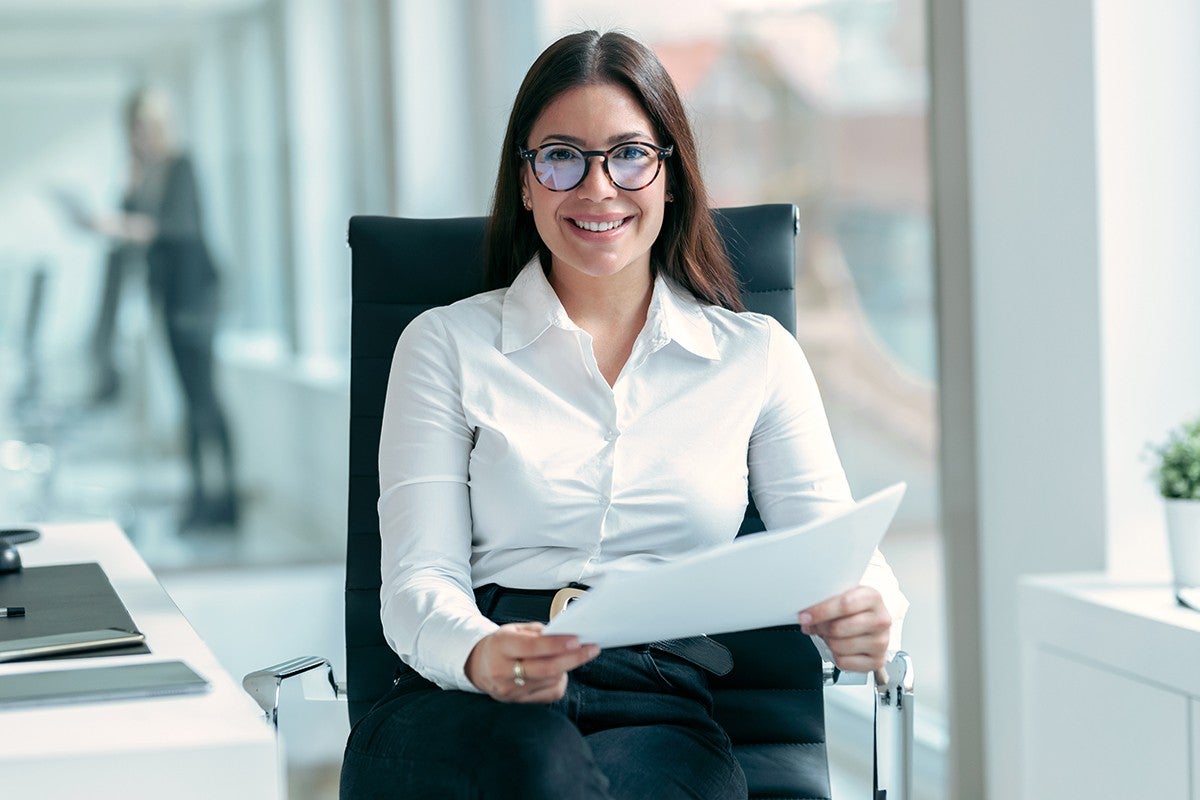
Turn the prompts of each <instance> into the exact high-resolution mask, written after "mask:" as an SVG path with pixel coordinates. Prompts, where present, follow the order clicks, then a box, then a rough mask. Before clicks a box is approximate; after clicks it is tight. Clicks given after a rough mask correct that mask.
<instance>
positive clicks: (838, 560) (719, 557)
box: [545, 483, 905, 647]
mask: <svg viewBox="0 0 1200 800" xmlns="http://www.w3.org/2000/svg"><path fill="white" fill-rule="evenodd" d="M904 489H905V484H903V483H897V484H894V485H892V486H889V487H888V488H886V489H884V490H882V491H880V492H876V493H875V494H873V495H871V496H869V497H867V498H865V499H863V500H861V501H860V502H858V503H856V504H855V505H854V506H853V507H851V508H848V509H846V510H845V511H842V512H839V513H838V514H836V515H834V516H830V517H826V518H824V519H821V520H818V521H816V522H812V523H810V524H808V525H802V526H800V527H796V528H786V529H783V530H778V531H767V532H764V533H759V534H753V535H750V536H743V537H740V538H738V539H737V540H735V541H733V542H731V543H729V544H726V545H721V546H720V547H715V548H713V549H711V550H705V551H704V552H702V553H698V554H696V555H694V556H689V557H687V558H683V559H680V560H678V561H673V562H671V563H669V564H662V565H659V566H654V567H650V568H648V569H645V570H641V571H638V572H630V573H622V574H618V575H613V576H611V577H609V578H606V579H604V580H602V581H600V582H599V584H598V585H597V586H596V587H595V588H593V589H592V590H591V591H589V592H588V593H587V594H586V595H584V596H583V597H580V598H579V599H578V600H576V601H574V602H573V603H571V604H570V605H569V606H567V608H566V609H565V610H564V611H563V612H562V613H560V614H559V615H558V616H557V617H555V618H554V619H552V620H551V621H550V623H549V624H548V625H546V628H545V633H554V634H568V633H569V634H575V635H577V636H578V637H579V639H580V641H582V642H585V643H594V644H598V645H600V646H601V647H622V646H624V645H630V644H640V643H643V642H653V641H657V640H659V639H677V638H681V637H684V636H698V635H700V634H712V633H728V632H731V631H743V630H751V629H753V628H765V627H768V626H771V625H789V624H795V623H796V615H797V613H798V612H800V611H801V610H802V609H805V608H808V607H809V606H811V605H814V604H816V603H819V602H821V601H822V600H825V599H827V598H830V597H833V596H834V595H836V594H840V593H842V592H844V591H846V590H847V589H851V588H853V587H855V586H857V585H858V583H859V581H860V580H862V576H863V573H864V572H866V570H867V565H868V564H869V563H870V561H871V555H872V554H873V553H874V552H875V548H876V547H877V546H878V545H879V542H880V540H882V539H883V534H884V533H885V532H886V531H887V528H888V525H890V524H891V522H892V517H894V516H895V514H896V509H897V508H898V507H899V506H900V500H901V498H902V497H903V496H904Z"/></svg>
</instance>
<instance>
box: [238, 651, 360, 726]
mask: <svg viewBox="0 0 1200 800" xmlns="http://www.w3.org/2000/svg"><path fill="white" fill-rule="evenodd" d="M321 667H324V668H325V672H324V673H321V672H317V671H316V670H318V669H320V668H321ZM296 676H300V683H301V686H302V688H303V689H304V696H305V698H306V699H309V700H345V699H346V684H345V683H339V682H338V681H337V680H335V679H334V677H333V664H331V663H329V659H327V658H321V657H320V656H301V657H300V658H293V659H291V660H290V661H283V662H280V663H278V664H276V665H274V666H272V667H267V668H266V669H260V670H255V671H254V672H251V673H249V674H248V675H246V677H244V678H242V688H243V689H245V690H246V693H247V694H249V695H250V696H251V697H253V698H254V701H255V702H256V703H258V705H259V708H261V709H262V710H263V713H264V714H266V716H267V719H268V720H269V721H270V722H271V724H272V725H274V726H275V727H279V687H280V685H282V684H283V682H284V681H285V680H287V679H288V678H294V677H296Z"/></svg>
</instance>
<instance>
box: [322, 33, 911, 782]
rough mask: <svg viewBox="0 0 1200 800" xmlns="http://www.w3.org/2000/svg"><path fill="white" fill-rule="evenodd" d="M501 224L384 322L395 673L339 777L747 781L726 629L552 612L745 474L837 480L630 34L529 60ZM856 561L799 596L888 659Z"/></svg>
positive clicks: (785, 341)
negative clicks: (453, 278)
mask: <svg viewBox="0 0 1200 800" xmlns="http://www.w3.org/2000/svg"><path fill="white" fill-rule="evenodd" d="M490 225H491V227H490V231H489V250H488V258H489V263H488V268H489V274H490V277H491V280H492V282H493V284H494V285H495V286H496V287H498V288H496V289H494V290H493V291H491V292H488V293H485V294H481V295H477V296H476V297H473V298H470V299H468V300H465V301H463V302H460V303H456V304H454V305H452V306H449V307H445V308H439V309H434V310H432V311H430V312H428V313H426V314H423V315H422V316H421V317H419V318H418V319H416V320H414V321H413V322H412V323H411V324H410V325H409V326H408V328H407V329H406V330H405V332H404V334H403V336H401V338H400V341H399V342H398V343H397V346H396V353H395V358H394V361H393V367H392V374H391V379H390V381H389V387H388V397H387V401H386V405H385V409H384V424H383V431H382V435H381V439H380V453H379V464H380V489H381V493H380V501H379V512H380V526H381V527H380V530H381V535H382V564H381V569H382V578H383V587H382V590H381V601H382V612H381V613H382V620H383V627H384V631H385V634H386V636H387V638H388V641H389V643H390V644H391V646H392V647H393V648H394V649H395V650H396V652H397V653H398V654H399V655H400V657H401V659H402V660H403V661H404V662H405V664H407V665H408V667H409V669H406V670H403V671H402V672H401V674H400V675H399V676H398V677H397V680H396V686H395V688H394V689H393V690H392V691H391V692H390V693H389V694H388V695H387V696H385V697H384V698H383V699H382V700H381V701H380V702H379V704H377V705H376V706H375V708H373V709H372V710H371V712H369V713H368V714H367V716H366V717H364V719H363V720H362V721H360V723H359V724H358V725H357V726H356V727H355V729H354V731H353V732H352V733H351V736H350V740H349V742H348V745H347V751H346V760H345V764H344V766H343V772H342V792H343V797H350V796H354V797H384V796H387V797H391V796H394V797H405V798H412V797H459V796H462V797H468V796H469V797H488V798H502V797H514V798H518V797H519V798H635V797H636V798H641V797H649V796H653V797H656V798H671V797H701V798H708V799H710V800H711V799H713V798H738V797H745V795H746V785H745V778H744V776H743V774H742V772H741V769H740V767H739V766H738V764H737V761H736V760H735V759H734V757H733V755H732V752H731V748H730V743H729V740H728V738H727V737H726V735H725V733H724V732H723V731H722V730H721V729H720V727H719V726H717V725H716V724H715V723H714V722H713V720H712V718H711V695H710V694H709V689H708V675H709V673H719V672H721V671H722V669H727V668H728V667H727V664H726V663H724V662H726V661H727V659H728V653H723V652H721V651H722V650H723V648H721V647H720V645H718V644H716V643H715V642H713V641H712V640H709V639H706V638H703V637H701V638H699V639H694V640H676V641H674V642H659V643H654V644H650V645H646V646H641V647H631V648H612V649H609V650H605V651H603V652H599V651H598V650H597V649H596V648H595V647H594V646H592V645H589V644H587V643H586V642H580V641H578V640H577V639H576V638H575V637H572V636H548V635H543V634H542V633H541V629H542V623H544V622H545V621H546V620H547V619H548V616H549V614H550V606H551V603H552V598H553V597H554V596H555V595H561V592H559V591H558V590H560V589H562V588H563V587H568V586H583V585H586V584H588V583H589V582H591V581H594V580H595V579H597V578H598V577H600V576H604V575H611V574H614V573H617V572H620V571H625V570H636V569H641V568H644V567H645V566H647V565H650V564H653V563H657V562H662V561H665V560H670V559H672V558H676V557H679V556H681V555H684V554H687V553H691V552H695V551H697V550H701V549H704V548H707V547H711V546H713V545H716V544H720V543H724V542H728V541H730V540H731V539H732V538H733V537H734V535H735V534H736V532H737V530H738V526H739V523H740V521H741V519H742V516H743V513H744V511H745V507H746V497H747V488H749V489H750V490H752V491H753V494H754V497H755V500H756V503H757V505H758V506H759V509H760V511H761V513H762V516H763V519H764V521H765V522H766V523H767V524H768V526H769V527H781V526H785V525H795V524H799V523H802V522H805V521H807V520H810V519H813V518H815V517H817V516H820V515H822V514H826V513H829V512H830V511H832V510H834V509H837V508H841V507H844V506H845V504H847V503H850V502H851V498H850V493H849V490H848V488H847V485H846V481H845V477H844V475H843V473H842V469H841V466H840V464H839V462H838V460H837V455H836V452H835V451H834V448H833V442H832V438H831V436H830V434H829V428H828V424H827V422H826V420H825V415H824V411H823V409H822V407H821V404H820V399H819V397H818V395H817V391H816V386H815V384H814V382H813V379H812V375H811V373H810V371H809V370H808V367H807V364H806V363H805V361H804V357H803V355H802V354H801V352H800V349H799V347H798V345H797V344H796V341H795V339H794V338H793V337H791V336H790V335H789V334H788V333H787V332H786V331H784V330H783V328H782V327H780V326H779V325H778V324H777V323H775V322H774V321H772V320H770V319H769V318H767V317H764V316H762V315H757V314H740V313H737V312H738V311H740V309H741V304H740V301H739V299H738V293H737V286H736V282H735V280H734V276H733V274H732V271H731V269H730V266H729V263H728V261H727V259H726V258H725V256H724V253H723V251H722V249H721V245H720V240H719V238H718V236H717V233H716V230H715V228H714V227H713V223H712V220H711V216H710V214H709V212H708V209H707V207H706V196H705V192H704V188H703V185H702V182H701V179H700V173H699V168H698V165H697V163H696V149H695V144H694V141H693V138H692V135H691V132H690V130H689V127H688V124H687V120H686V116H685V113H684V111H683V107H682V105H681V103H680V100H679V97H678V95H677V93H676V90H675V88H674V86H673V85H672V83H671V81H670V79H669V77H668V76H667V74H666V72H665V70H664V69H663V67H662V65H661V63H659V62H658V60H657V59H656V58H655V57H654V55H653V54H652V53H651V52H650V51H649V50H648V49H647V48H645V47H644V46H642V45H640V44H638V43H637V42H634V41H633V40H631V39H629V38H627V37H625V36H621V35H619V34H611V33H610V34H605V35H603V36H601V35H600V34H597V33H595V32H586V33H580V34H574V35H571V36H567V37H565V38H563V39H560V40H559V41H558V42H556V43H554V44H553V45H551V46H550V47H549V48H548V49H547V50H546V51H545V52H544V53H543V54H542V55H541V56H540V57H539V58H538V60H537V61H536V62H535V63H534V65H533V66H532V67H531V69H530V71H529V74H528V75H527V76H526V78H525V81H524V83H523V84H522V86H521V89H520V90H519V92H518V94H517V98H516V101H515V103H514V107H513V111H512V115H511V117H510V119H509V124H508V130H507V133H506V136H505V142H504V146H503V150H502V155H501V164H500V171H499V176H498V179H497V183H496V192H495V198H494V207H493V212H492V216H491V223H490ZM431 268H436V266H433V267H431ZM867 583H868V584H869V585H864V586H860V587H857V588H856V589H853V590H851V591H849V592H847V593H845V594H844V595H841V596H839V597H836V598H832V599H831V600H829V601H827V602H825V603H822V604H820V605H818V606H814V607H813V608H811V609H806V610H804V611H803V612H802V613H801V614H800V622H801V623H802V625H803V626H804V628H805V630H806V631H807V632H809V633H812V634H816V635H819V636H821V637H823V639H824V640H825V642H826V644H827V645H828V647H829V649H830V650H831V651H832V653H833V655H834V656H835V658H836V659H837V662H838V663H839V665H841V666H842V667H843V668H845V669H852V670H860V671H861V670H868V669H878V668H880V667H881V666H882V664H883V662H884V657H885V653H886V650H887V648H888V642H889V632H890V629H891V620H892V618H893V617H896V618H898V617H899V616H900V615H901V614H902V613H903V611H904V606H905V605H906V604H905V602H904V600H903V597H902V596H901V595H900V594H899V591H898V589H897V588H896V586H895V581H894V578H893V577H892V575H891V572H890V570H888V568H887V566H886V563H884V562H883V561H882V558H881V557H880V558H878V559H877V563H875V564H874V565H873V567H872V570H871V572H869V573H868V578H867ZM873 587H874V588H873ZM881 591H882V593H883V594H886V595H888V598H889V599H888V603H887V604H885V602H884V599H883V594H881Z"/></svg>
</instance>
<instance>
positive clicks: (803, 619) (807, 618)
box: [800, 611, 812, 625]
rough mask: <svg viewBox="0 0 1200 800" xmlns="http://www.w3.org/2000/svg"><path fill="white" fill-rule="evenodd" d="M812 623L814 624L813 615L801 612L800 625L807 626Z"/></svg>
mask: <svg viewBox="0 0 1200 800" xmlns="http://www.w3.org/2000/svg"><path fill="white" fill-rule="evenodd" d="M810 622H812V614H810V613H808V612H807V611H802V612H800V624H801V625H807V624H808V623H810Z"/></svg>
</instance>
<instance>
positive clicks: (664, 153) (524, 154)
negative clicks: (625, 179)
mask: <svg viewBox="0 0 1200 800" xmlns="http://www.w3.org/2000/svg"><path fill="white" fill-rule="evenodd" d="M631 145H636V146H638V147H645V148H647V149H649V150H653V151H654V153H655V154H656V155H657V156H658V165H657V166H656V167H655V169H654V175H653V176H651V178H650V180H648V181H646V182H645V183H643V184H642V185H641V186H639V187H637V188H636V189H627V188H626V187H624V186H622V185H621V184H619V183H617V181H616V179H614V178H613V176H612V173H611V172H609V171H608V157H609V154H611V153H612V152H614V151H616V150H619V149H620V148H622V147H629V146H631ZM550 147H569V148H571V149H572V150H574V151H575V152H576V153H579V154H580V155H581V156H583V174H582V175H580V176H579V180H578V181H576V182H575V184H574V185H572V186H568V187H566V188H565V189H551V188H550V187H549V186H546V184H544V183H542V180H541V178H539V177H538V174H537V167H536V166H535V165H534V163H533V162H534V160H535V159H536V158H537V154H538V152H539V151H541V150H545V149H547V148H550ZM517 152H518V153H519V154H520V156H521V158H523V159H524V160H525V161H528V162H529V168H530V169H531V170H533V179H534V180H535V181H537V182H538V184H539V185H540V186H544V187H545V188H547V189H549V190H550V191H552V192H570V191H573V190H575V189H578V188H579V184H581V183H583V182H584V181H585V180H587V176H588V171H589V170H591V168H592V159H593V158H596V157H599V158H600V159H601V161H600V164H601V166H602V167H603V168H604V175H605V177H607V178H608V181H609V183H611V184H612V185H613V186H616V187H617V188H618V189H620V190H622V191H625V192H640V191H641V190H642V189H645V188H646V187H647V186H649V185H650V184H652V183H654V182H655V181H656V180H658V174H659V173H660V172H662V165H663V159H666V158H670V157H671V156H672V155H673V154H674V153H675V145H673V144H671V145H667V146H666V147H659V146H658V145H656V144H651V143H650V142H619V143H618V144H614V145H613V146H612V147H610V148H608V149H607V150H582V149H580V148H578V147H576V146H575V145H573V144H567V143H566V142H551V143H549V144H545V145H542V146H541V147H530V148H528V149H526V148H524V147H521V146H519V145H518V146H517Z"/></svg>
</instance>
